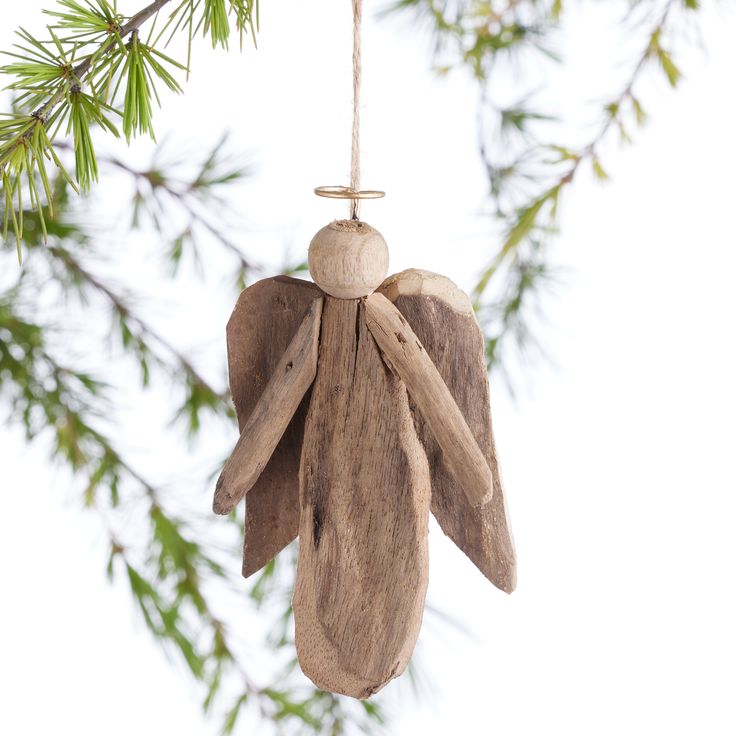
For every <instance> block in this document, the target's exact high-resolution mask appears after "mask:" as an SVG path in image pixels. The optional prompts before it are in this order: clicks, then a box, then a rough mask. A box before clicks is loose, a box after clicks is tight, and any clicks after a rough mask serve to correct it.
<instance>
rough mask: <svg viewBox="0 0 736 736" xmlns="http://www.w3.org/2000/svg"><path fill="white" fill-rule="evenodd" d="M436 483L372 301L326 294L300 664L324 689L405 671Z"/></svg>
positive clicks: (311, 419) (420, 599) (308, 444)
mask: <svg viewBox="0 0 736 736" xmlns="http://www.w3.org/2000/svg"><path fill="white" fill-rule="evenodd" d="M429 482H430V481H429V468H428V465H427V458H426V456H425V454H424V450H423V449H422V446H421V444H420V442H419V439H418V437H417V435H416V431H415V429H414V424H413V420H412V417H411V412H410V409H409V402H408V398H407V394H406V389H405V387H404V385H403V383H402V382H401V381H400V380H399V379H398V378H397V377H396V376H395V375H394V374H393V373H392V372H391V371H389V370H388V369H387V367H386V366H385V364H384V362H383V361H382V359H381V356H380V353H379V351H378V348H377V346H376V343H375V341H374V340H373V337H372V336H371V334H370V332H369V331H368V329H367V325H366V322H365V318H364V307H363V306H362V303H361V301H360V300H347V299H334V298H332V297H329V296H326V297H325V304H324V310H323V314H322V333H321V337H320V351H319V365H318V368H317V378H316V379H315V382H314V386H313V389H312V399H311V403H310V407H309V415H308V418H307V424H306V430H305V434H304V449H303V453H302V465H301V489H300V493H301V503H302V508H301V522H300V528H299V561H298V566H297V582H296V589H295V592H294V601H293V604H294V618H295V626H296V647H297V653H298V655H299V663H300V665H301V667H302V670H303V671H304V672H305V674H307V675H308V676H309V677H310V678H311V679H312V681H313V682H314V683H315V684H316V685H317V686H318V687H320V688H323V689H325V690H332V691H335V692H339V693H343V694H345V695H351V696H353V697H356V698H366V697H368V696H370V695H372V694H373V693H375V692H377V691H378V690H380V689H381V688H382V687H383V686H384V685H385V684H386V683H387V682H388V681H389V680H391V679H392V678H394V677H396V676H398V675H400V674H401V673H402V672H403V670H404V669H405V667H406V665H407V663H408V661H409V658H410V656H411V653H412V650H413V648H414V644H415V642H416V637H417V634H418V632H419V627H420V624H421V618H422V612H423V608H424V598H425V593H426V587H427V574H428V569H427V522H428V517H429V504H430V487H429Z"/></svg>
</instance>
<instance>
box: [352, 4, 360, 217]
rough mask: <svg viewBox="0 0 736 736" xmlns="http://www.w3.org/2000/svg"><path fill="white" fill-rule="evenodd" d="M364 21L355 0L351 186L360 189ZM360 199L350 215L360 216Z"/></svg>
mask: <svg viewBox="0 0 736 736" xmlns="http://www.w3.org/2000/svg"><path fill="white" fill-rule="evenodd" d="M362 21H363V0H353V135H352V146H351V155H350V188H351V189H352V190H353V191H354V192H359V191H360V85H361V82H362V75H363V70H362V61H363V60H362V57H361V42H360V41H361V39H360V26H361V23H362ZM359 202H360V200H359V199H353V200H352V201H351V203H350V217H351V218H352V219H353V220H357V219H358V217H359Z"/></svg>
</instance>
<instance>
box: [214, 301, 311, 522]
mask: <svg viewBox="0 0 736 736" xmlns="http://www.w3.org/2000/svg"><path fill="white" fill-rule="evenodd" d="M321 315H322V300H320V299H315V300H314V301H312V303H311V304H310V305H309V307H308V309H307V313H306V315H305V317H304V320H303V321H302V323H301V325H300V327H299V329H298V330H297V333H296V335H294V337H293V338H292V340H291V342H290V343H289V346H288V347H287V348H286V350H285V352H284V354H283V355H282V356H281V360H280V361H279V362H278V365H277V366H276V369H275V370H274V372H273V374H272V375H271V378H270V380H269V382H268V384H267V385H266V388H265V389H264V391H263V393H262V394H261V396H260V398H259V399H258V402H257V403H256V405H255V407H254V408H253V411H252V412H251V414H250V416H249V417H248V420H247V421H246V423H245V426H244V427H243V431H242V432H241V433H240V438H239V439H238V442H237V444H236V445H235V449H234V450H233V452H232V454H231V455H230V458H229V460H228V461H227V463H226V464H225V468H224V469H223V471H222V473H221V474H220V477H219V479H218V480H217V486H216V488H215V498H214V502H213V510H214V511H215V513H216V514H229V513H230V512H231V511H232V510H233V509H234V508H235V506H236V505H237V504H238V502H239V501H240V499H241V498H243V496H245V494H246V493H248V491H249V490H250V489H251V488H252V487H253V484H254V483H255V482H256V481H257V480H258V477H259V476H260V474H261V472H262V471H263V469H264V468H265V467H266V463H267V462H268V461H269V459H270V458H271V455H272V453H273V451H274V450H275V449H276V446H277V445H278V443H279V440H280V439H281V437H282V436H283V434H284V432H285V431H286V428H287V427H288V426H289V422H291V419H292V417H293V416H294V413H295V412H296V410H297V409H298V408H299V404H300V403H301V401H302V399H303V398H304V394H305V393H306V392H307V390H308V389H309V387H310V386H311V385H312V381H314V377H315V375H316V374H317V349H318V343H319V323H320V317H321Z"/></svg>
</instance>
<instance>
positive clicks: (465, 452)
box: [365, 293, 493, 506]
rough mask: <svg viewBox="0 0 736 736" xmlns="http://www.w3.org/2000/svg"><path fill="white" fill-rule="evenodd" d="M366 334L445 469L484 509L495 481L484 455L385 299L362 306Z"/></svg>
mask: <svg viewBox="0 0 736 736" xmlns="http://www.w3.org/2000/svg"><path fill="white" fill-rule="evenodd" d="M365 312H366V321H367V324H368V329H369V330H370V331H371V334H372V335H373V337H374V338H375V340H376V342H377V343H378V346H379V347H380V348H381V352H382V353H383V355H384V356H385V357H386V359H387V360H388V362H389V363H390V364H391V365H392V366H393V368H394V370H395V371H396V372H397V373H398V375H399V376H400V377H401V379H402V380H403V381H404V383H405V384H406V387H407V389H408V391H409V396H411V398H412V401H413V402H414V403H415V404H416V406H417V408H418V409H419V413H420V414H421V415H422V417H423V418H424V421H425V422H426V423H427V425H428V426H429V428H430V430H431V431H432V434H433V435H434V438H435V439H436V440H437V444H438V445H439V446H440V448H441V449H442V453H443V455H444V457H445V462H446V463H447V466H448V468H449V469H450V471H451V472H452V474H453V475H454V476H455V478H456V479H457V480H458V482H459V483H460V485H461V487H462V489H463V491H464V492H465V494H466V495H467V497H468V500H469V501H470V503H471V504H472V505H473V506H479V505H481V504H483V503H487V502H488V501H490V499H491V493H492V491H493V478H492V476H491V470H490V468H489V467H488V463H487V462H486V459H485V457H484V456H483V453H482V452H481V451H480V448H479V447H478V443H477V442H476V441H475V437H474V436H473V433H472V432H471V431H470V428H469V427H468V424H467V422H466V421H465V418H464V417H463V414H462V412H461V411H460V409H459V408H458V406H457V404H456V403H455V399H454V398H453V397H452V394H451V393H450V390H449V389H448V388H447V386H446V385H445V382H444V380H443V378H442V376H441V375H440V374H439V372H438V370H437V368H435V366H434V363H432V360H431V358H429V356H428V355H427V353H426V351H425V350H424V348H423V347H422V344H421V342H420V341H419V339H418V338H417V336H416V335H415V334H414V332H413V330H412V329H411V327H410V326H409V324H408V323H407V321H406V320H405V319H404V317H403V316H402V314H401V312H399V311H398V309H396V307H395V306H394V305H393V304H392V303H391V302H390V301H389V300H388V299H387V298H386V297H385V296H383V294H380V293H374V294H371V295H370V296H369V297H368V298H367V299H366V300H365Z"/></svg>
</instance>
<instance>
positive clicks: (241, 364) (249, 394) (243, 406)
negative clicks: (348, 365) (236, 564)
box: [227, 276, 323, 577]
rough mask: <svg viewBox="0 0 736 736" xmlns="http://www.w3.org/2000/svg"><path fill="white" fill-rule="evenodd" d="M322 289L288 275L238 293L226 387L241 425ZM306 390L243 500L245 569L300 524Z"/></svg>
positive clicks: (261, 561) (252, 568)
mask: <svg viewBox="0 0 736 736" xmlns="http://www.w3.org/2000/svg"><path fill="white" fill-rule="evenodd" d="M322 296H323V294H322V292H321V291H320V289H319V288H317V287H316V286H315V285H314V284H312V283H310V282H308V281H302V280H299V279H292V278H289V277H287V276H277V277H275V278H270V279H263V280H262V281H258V282H256V283H255V284H253V285H252V286H249V287H248V288H247V289H245V291H243V293H242V294H241V295H240V298H239V299H238V302H237V304H236V306H235V310H234V311H233V314H232V316H231V317H230V321H229V322H228V325H227V351H228V368H229V374H230V390H231V393H232V396H233V402H234V403H235V409H236V411H237V414H238V423H239V425H240V429H241V431H242V429H243V428H244V427H245V423H246V422H247V421H248V417H249V416H250V414H251V412H252V411H253V409H254V407H255V405H256V403H257V402H258V399H259V398H260V396H261V394H262V393H263V391H264V389H265V387H266V385H267V384H268V381H269V380H270V378H271V375H272V374H273V371H274V369H275V368H276V366H277V365H278V362H279V360H281V357H282V356H283V354H284V351H285V350H286V349H287V347H288V345H289V343H290V342H291V340H292V339H293V337H294V335H295V334H296V331H297V330H298V329H299V325H300V324H301V322H302V320H303V319H304V316H305V314H306V312H307V310H308V309H309V308H310V306H311V305H312V303H313V302H314V301H315V300H321V299H322ZM309 393H310V392H309V391H308V392H307V395H306V396H305V397H304V399H303V400H302V402H301V404H300V405H299V408H298V409H297V411H296V413H295V414H294V417H293V419H292V420H291V422H290V423H289V425H288V427H287V428H286V431H285V432H284V434H283V436H282V438H281V441H280V442H279V444H278V445H277V446H276V449H275V450H274V452H273V454H272V455H271V459H270V460H269V461H268V463H267V465H266V467H265V469H264V470H263V472H262V473H261V475H260V477H259V478H258V480H257V481H256V482H255V484H254V485H253V487H252V488H251V490H250V491H249V492H248V498H247V500H246V504H245V545H244V550H243V574H244V575H245V576H246V577H247V576H248V575H251V574H253V573H254V572H256V571H257V570H259V569H260V568H261V567H263V565H265V564H266V563H267V562H268V561H269V560H271V559H272V558H273V557H274V556H275V555H276V554H278V553H279V552H280V551H281V550H282V549H283V548H284V547H286V546H287V545H288V544H289V543H290V542H292V541H293V540H294V539H295V538H296V535H297V532H298V529H299V460H300V457H301V450H302V439H303V436H304V420H305V418H306V415H307V409H308V406H309Z"/></svg>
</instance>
